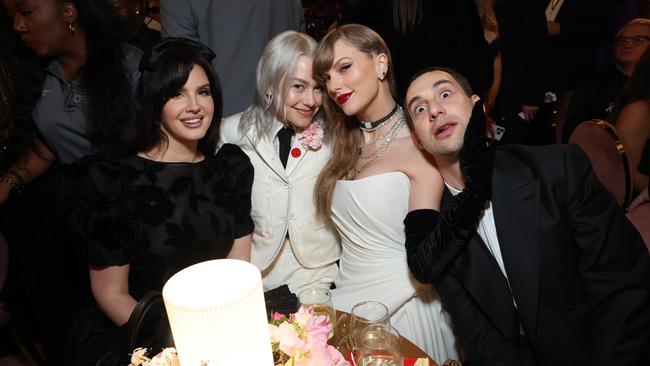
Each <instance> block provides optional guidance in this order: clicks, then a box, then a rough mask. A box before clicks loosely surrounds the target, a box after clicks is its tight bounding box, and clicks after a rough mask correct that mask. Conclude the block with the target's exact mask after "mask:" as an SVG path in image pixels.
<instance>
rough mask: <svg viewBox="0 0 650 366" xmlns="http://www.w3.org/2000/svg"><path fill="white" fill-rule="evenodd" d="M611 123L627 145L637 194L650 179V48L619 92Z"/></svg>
mask: <svg viewBox="0 0 650 366" xmlns="http://www.w3.org/2000/svg"><path fill="white" fill-rule="evenodd" d="M646 42H647V41H646ZM610 120H611V121H612V122H613V123H614V124H615V125H616V128H617V129H618V132H619V133H620V134H621V136H622V137H623V139H624V140H625V142H626V143H627V149H626V151H627V153H628V156H629V159H630V165H631V168H632V172H631V173H632V177H633V182H634V193H635V195H636V194H638V193H639V192H641V191H643V190H644V189H645V188H648V176H650V49H648V50H646V51H645V53H644V54H643V56H642V57H641V59H640V60H639V62H638V63H637V64H636V66H635V68H634V73H633V74H632V77H631V78H630V80H628V81H627V83H626V84H624V85H623V88H622V89H621V91H620V92H619V96H618V100H617V102H616V105H615V107H614V112H613V113H612V116H611V118H610Z"/></svg>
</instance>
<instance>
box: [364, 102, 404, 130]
mask: <svg viewBox="0 0 650 366" xmlns="http://www.w3.org/2000/svg"><path fill="white" fill-rule="evenodd" d="M398 108H399V104H397V103H395V107H394V108H393V110H392V111H390V113H388V114H387V115H385V116H384V117H382V118H381V119H379V120H377V121H363V122H361V126H360V128H361V129H362V130H364V131H366V132H372V131H374V130H376V129H378V128H380V127H382V126H383V125H385V124H386V123H388V120H389V119H390V118H391V117H392V116H393V115H394V114H395V112H397V109H398Z"/></svg>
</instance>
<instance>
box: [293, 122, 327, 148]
mask: <svg viewBox="0 0 650 366" xmlns="http://www.w3.org/2000/svg"><path fill="white" fill-rule="evenodd" d="M297 136H298V138H299V139H300V142H301V143H302V146H303V147H304V148H305V149H311V150H318V149H319V148H320V147H321V145H323V137H324V136H325V133H324V132H323V127H321V125H319V124H318V123H316V122H312V123H310V124H309V126H307V128H305V129H304V130H303V131H302V132H301V133H299V134H297Z"/></svg>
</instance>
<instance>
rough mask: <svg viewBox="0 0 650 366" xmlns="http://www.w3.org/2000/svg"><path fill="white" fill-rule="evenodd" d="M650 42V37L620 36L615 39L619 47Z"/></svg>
mask: <svg viewBox="0 0 650 366" xmlns="http://www.w3.org/2000/svg"><path fill="white" fill-rule="evenodd" d="M648 40H650V37H649V36H631V37H626V36H619V37H616V39H615V41H616V44H617V45H623V44H628V43H632V44H641V43H643V42H645V41H648Z"/></svg>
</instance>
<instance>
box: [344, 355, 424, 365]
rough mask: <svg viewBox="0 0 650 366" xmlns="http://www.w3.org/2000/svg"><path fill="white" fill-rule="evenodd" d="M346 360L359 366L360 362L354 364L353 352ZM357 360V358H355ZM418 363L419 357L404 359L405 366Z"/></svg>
mask: <svg viewBox="0 0 650 366" xmlns="http://www.w3.org/2000/svg"><path fill="white" fill-rule="evenodd" d="M346 359H347V360H348V361H349V362H350V364H352V365H353V366H354V365H358V364H359V363H358V362H352V352H350V353H348V356H347V357H346ZM355 360H356V357H355ZM417 361H418V358H417V357H404V366H413V365H415V363H416V362H417Z"/></svg>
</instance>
